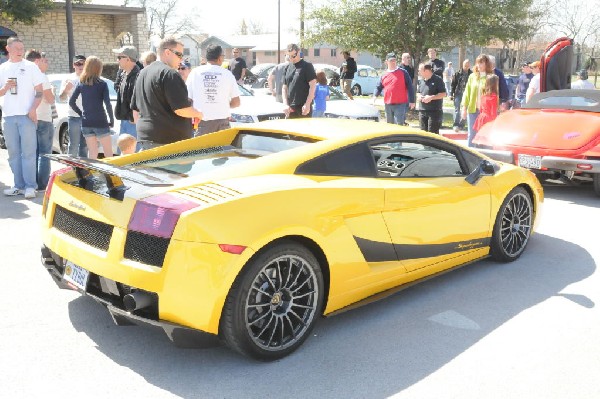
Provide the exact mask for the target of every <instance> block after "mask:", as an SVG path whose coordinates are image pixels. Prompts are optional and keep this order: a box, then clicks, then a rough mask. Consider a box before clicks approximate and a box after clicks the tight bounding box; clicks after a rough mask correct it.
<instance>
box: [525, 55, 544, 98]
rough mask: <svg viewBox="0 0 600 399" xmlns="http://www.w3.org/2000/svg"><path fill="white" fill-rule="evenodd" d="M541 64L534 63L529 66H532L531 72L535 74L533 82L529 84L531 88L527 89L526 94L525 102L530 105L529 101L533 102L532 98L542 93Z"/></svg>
mask: <svg viewBox="0 0 600 399" xmlns="http://www.w3.org/2000/svg"><path fill="white" fill-rule="evenodd" d="M541 64H542V63H541V62H539V61H534V62H532V63H531V64H529V65H530V66H531V71H532V72H533V78H531V81H530V82H529V87H528V88H527V92H526V93H525V102H526V103H528V102H529V100H531V97H532V96H533V95H534V94H537V93H539V92H540V77H541V76H540V66H541Z"/></svg>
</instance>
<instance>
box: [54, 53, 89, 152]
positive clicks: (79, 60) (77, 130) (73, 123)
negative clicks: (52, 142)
mask: <svg viewBox="0 0 600 399" xmlns="http://www.w3.org/2000/svg"><path fill="white" fill-rule="evenodd" d="M85 60H86V58H85V56H83V55H76V56H75V57H73V69H74V70H75V72H73V73H72V74H71V75H69V77H68V79H66V80H65V81H64V82H63V85H62V87H61V88H60V93H59V97H60V101H66V102H68V101H69V97H71V93H73V90H75V86H77V84H78V83H79V76H81V73H82V72H83V64H85ZM81 101H82V98H81V96H79V98H78V99H77V102H76V104H77V106H78V107H79V109H83V104H82V102H81ZM68 115H69V155H70V156H72V157H76V156H80V157H87V155H88V148H87V144H86V143H85V138H84V137H83V134H82V133H81V117H80V116H79V114H78V113H77V112H75V110H74V109H72V108H71V107H69V114H68Z"/></svg>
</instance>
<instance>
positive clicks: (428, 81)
mask: <svg viewBox="0 0 600 399" xmlns="http://www.w3.org/2000/svg"><path fill="white" fill-rule="evenodd" d="M419 75H421V77H422V78H423V79H422V80H421V83H420V84H419V87H418V89H417V93H418V94H417V102H419V124H420V127H421V130H425V131H428V132H431V133H437V134H440V127H441V126H442V119H443V117H444V111H443V109H442V105H443V101H444V100H443V98H444V97H446V85H445V84H444V81H443V80H442V78H440V77H439V76H438V75H436V74H434V73H433V65H431V64H420V65H419Z"/></svg>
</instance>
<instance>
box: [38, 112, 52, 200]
mask: <svg viewBox="0 0 600 399" xmlns="http://www.w3.org/2000/svg"><path fill="white" fill-rule="evenodd" d="M36 135H37V186H38V189H40V190H45V189H46V186H47V185H48V179H49V178H50V160H49V159H48V158H46V157H45V156H44V155H46V154H52V139H53V138H54V125H53V124H52V122H47V121H38V124H37V131H36Z"/></svg>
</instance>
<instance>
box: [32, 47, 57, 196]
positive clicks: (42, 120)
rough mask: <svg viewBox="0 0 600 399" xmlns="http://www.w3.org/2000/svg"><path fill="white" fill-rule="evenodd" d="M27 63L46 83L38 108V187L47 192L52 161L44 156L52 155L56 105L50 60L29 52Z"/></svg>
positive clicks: (36, 52) (44, 83)
mask: <svg viewBox="0 0 600 399" xmlns="http://www.w3.org/2000/svg"><path fill="white" fill-rule="evenodd" d="M25 59H26V60H27V61H31V62H33V63H34V64H35V65H37V66H38V68H39V69H40V72H42V76H43V77H44V82H43V83H42V88H43V90H44V95H43V97H42V102H41V103H40V105H39V106H38V107H37V110H36V112H37V119H38V122H37V130H36V136H37V186H38V190H45V189H46V186H47V185H48V180H49V178H50V160H49V159H48V158H46V157H45V156H44V155H46V154H52V140H53V139H54V125H53V124H52V106H53V105H54V92H53V90H52V85H51V84H50V81H49V80H48V76H46V71H47V70H48V59H47V58H46V54H45V53H40V52H39V51H37V50H29V51H28V52H27V54H25Z"/></svg>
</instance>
